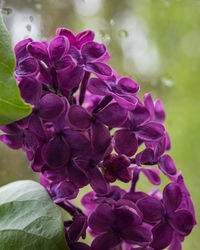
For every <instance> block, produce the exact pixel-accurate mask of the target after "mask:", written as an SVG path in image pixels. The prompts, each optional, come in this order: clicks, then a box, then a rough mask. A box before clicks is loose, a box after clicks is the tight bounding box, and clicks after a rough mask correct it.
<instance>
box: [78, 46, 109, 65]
mask: <svg viewBox="0 0 200 250" xmlns="http://www.w3.org/2000/svg"><path fill="white" fill-rule="evenodd" d="M105 53H106V47H105V45H104V44H100V43H96V42H87V43H85V44H84V45H83V46H82V47H81V54H82V56H83V58H84V59H85V60H86V61H87V62H91V61H97V60H99V59H100V58H101V57H102V56H103V55H104V54H105Z"/></svg>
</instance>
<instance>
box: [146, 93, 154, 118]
mask: <svg viewBox="0 0 200 250" xmlns="http://www.w3.org/2000/svg"><path fill="white" fill-rule="evenodd" d="M144 105H145V107H146V108H147V109H148V111H149V113H150V115H151V120H152V121H153V120H154V117H155V114H154V102H153V98H152V94H151V93H147V94H145V95H144Z"/></svg>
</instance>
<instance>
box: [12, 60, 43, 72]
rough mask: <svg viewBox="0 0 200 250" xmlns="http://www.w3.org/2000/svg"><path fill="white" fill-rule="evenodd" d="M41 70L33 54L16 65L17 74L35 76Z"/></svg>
mask: <svg viewBox="0 0 200 250" xmlns="http://www.w3.org/2000/svg"><path fill="white" fill-rule="evenodd" d="M38 71H39V65H38V62H37V61H36V59H35V58H33V57H32V56H29V57H26V58H24V59H23V60H21V61H20V62H19V64H18V65H17V67H16V70H15V74H16V76H35V75H37V73H38Z"/></svg>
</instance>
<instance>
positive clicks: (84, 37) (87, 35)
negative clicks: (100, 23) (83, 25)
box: [76, 30, 95, 49]
mask: <svg viewBox="0 0 200 250" xmlns="http://www.w3.org/2000/svg"><path fill="white" fill-rule="evenodd" d="M94 36H95V34H94V32H93V31H91V30H85V31H83V32H80V33H79V34H78V35H77V36H76V47H77V48H78V49H80V48H81V46H82V45H83V44H85V43H86V42H90V41H93V40H94Z"/></svg>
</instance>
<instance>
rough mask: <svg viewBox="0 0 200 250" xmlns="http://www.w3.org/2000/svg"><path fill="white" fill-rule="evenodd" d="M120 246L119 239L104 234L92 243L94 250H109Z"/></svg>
mask: <svg viewBox="0 0 200 250" xmlns="http://www.w3.org/2000/svg"><path fill="white" fill-rule="evenodd" d="M118 244H120V238H119V237H118V235H117V234H114V233H111V232H109V233H104V234H101V235H99V236H97V237H96V238H95V239H94V240H93V242H92V249H94V250H103V249H104V250H110V249H113V248H114V247H116V246H117V245H118Z"/></svg>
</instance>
